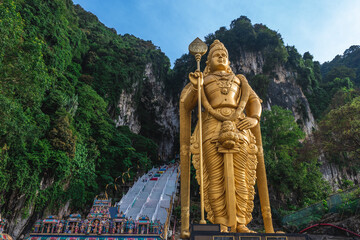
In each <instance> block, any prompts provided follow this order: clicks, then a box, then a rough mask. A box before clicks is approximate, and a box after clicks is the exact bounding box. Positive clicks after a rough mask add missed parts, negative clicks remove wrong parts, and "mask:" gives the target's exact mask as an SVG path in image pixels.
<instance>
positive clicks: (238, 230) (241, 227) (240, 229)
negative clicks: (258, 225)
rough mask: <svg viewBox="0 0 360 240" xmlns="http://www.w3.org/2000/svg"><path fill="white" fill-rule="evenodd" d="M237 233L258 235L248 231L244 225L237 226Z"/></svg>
mask: <svg viewBox="0 0 360 240" xmlns="http://www.w3.org/2000/svg"><path fill="white" fill-rule="evenodd" d="M236 232H238V233H256V232H255V231H252V230H250V229H248V228H247V227H246V226H245V225H244V224H239V225H237V227H236Z"/></svg>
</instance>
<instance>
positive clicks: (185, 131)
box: [180, 83, 197, 239]
mask: <svg viewBox="0 0 360 240" xmlns="http://www.w3.org/2000/svg"><path fill="white" fill-rule="evenodd" d="M196 103H197V92H196V90H195V88H194V87H193V86H192V84H191V83H189V84H187V85H186V86H185V88H184V89H183V91H182V92H181V95H180V170H181V175H180V181H181V185H180V194H181V236H180V237H181V238H182V239H184V238H189V237H190V231H189V227H190V225H189V217H190V137H191V110H192V109H193V108H194V107H195V106H196Z"/></svg>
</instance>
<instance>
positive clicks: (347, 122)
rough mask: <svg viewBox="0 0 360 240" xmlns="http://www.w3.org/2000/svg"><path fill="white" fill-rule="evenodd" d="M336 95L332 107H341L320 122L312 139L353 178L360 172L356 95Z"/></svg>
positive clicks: (359, 104)
mask: <svg viewBox="0 0 360 240" xmlns="http://www.w3.org/2000/svg"><path fill="white" fill-rule="evenodd" d="M337 95H339V96H338V98H337V99H336V100H337V101H336V103H337V104H339V102H343V105H337V106H335V107H334V109H332V110H331V111H330V112H329V113H328V114H327V115H326V116H325V117H324V118H323V119H322V121H321V122H320V123H319V130H318V131H317V132H316V133H315V137H316V140H317V144H318V146H319V148H320V149H322V151H323V152H324V153H325V154H326V156H327V158H328V159H329V160H330V161H332V162H334V163H336V164H338V165H339V166H341V167H346V168H347V169H348V170H349V171H353V172H354V173H355V174H356V173H358V172H360V161H359V159H360V144H359V139H360V114H359V113H360V92H358V91H354V90H352V91H347V90H343V91H339V92H338V93H337ZM344 99H345V101H344ZM340 184H341V183H340Z"/></svg>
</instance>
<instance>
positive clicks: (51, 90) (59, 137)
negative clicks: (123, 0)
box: [0, 0, 169, 218]
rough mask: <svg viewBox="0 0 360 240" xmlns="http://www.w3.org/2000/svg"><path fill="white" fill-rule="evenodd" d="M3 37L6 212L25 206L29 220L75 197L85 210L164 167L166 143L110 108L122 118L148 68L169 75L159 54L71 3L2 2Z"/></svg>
mask: <svg viewBox="0 0 360 240" xmlns="http://www.w3.org/2000/svg"><path fill="white" fill-rule="evenodd" d="M0 35H1V38H0V41H1V42H0V83H1V84H0V196H1V198H0V209H1V212H5V211H6V212H5V214H6V217H9V218H10V216H13V213H14V212H13V211H14V210H15V207H16V204H20V206H21V207H23V213H25V214H26V213H27V210H29V209H30V208H32V207H35V210H36V211H39V212H41V211H43V210H44V209H45V207H48V209H50V210H51V209H54V208H58V207H60V206H62V205H63V204H64V203H65V202H66V201H68V200H71V206H72V208H77V209H84V208H85V207H86V204H88V203H90V202H91V200H92V199H93V198H94V197H95V196H96V195H97V194H99V193H100V191H103V190H104V188H105V186H106V185H107V184H109V183H113V182H114V181H115V179H116V178H117V177H118V176H119V175H121V174H122V173H124V172H127V173H129V174H130V177H131V178H133V177H134V176H135V174H140V173H141V172H144V171H146V170H147V169H149V168H150V167H151V166H152V165H153V164H155V163H156V161H157V145H156V144H155V143H154V142H153V141H152V140H150V139H147V138H145V137H142V136H139V135H136V134H134V133H132V132H130V131H129V130H126V129H116V127H115V124H114V122H113V120H112V119H111V116H110V115H109V113H108V110H109V109H110V113H111V114H112V115H114V111H115V110H114V109H115V108H114V106H115V104H116V99H117V98H118V97H119V95H117V94H119V93H120V92H121V91H122V90H124V91H126V90H127V89H129V88H130V87H131V86H132V84H134V82H135V79H140V80H141V79H143V76H142V73H143V72H144V68H145V65H146V63H147V62H149V61H151V60H153V61H154V65H156V64H157V63H159V66H154V69H157V71H158V72H159V74H160V75H161V74H163V75H164V74H166V73H167V71H168V69H169V61H168V59H167V58H166V57H165V56H164V54H163V53H162V52H161V51H160V50H158V49H157V48H156V47H155V46H153V45H152V44H151V43H150V42H146V41H142V40H140V39H137V38H135V37H133V36H130V35H126V36H120V35H117V34H116V33H115V32H114V31H112V30H111V29H108V28H106V27H105V26H103V25H102V24H101V23H100V22H99V21H98V20H97V18H96V17H95V16H94V15H92V14H90V13H87V12H85V11H84V10H83V9H81V7H79V6H76V7H75V6H73V4H72V2H71V1H69V0H66V1H64V0H53V1H42V0H33V1H13V0H4V1H2V2H1V3H0ZM155 63H156V64H155ZM164 69H165V70H164ZM110 89H111V90H110ZM17 194H21V199H22V200H21V201H20V202H17V201H14V200H15V199H14V196H15V197H16V198H17ZM21 204H22V205H21ZM17 207H19V206H17Z"/></svg>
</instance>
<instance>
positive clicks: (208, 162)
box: [203, 141, 253, 227]
mask: <svg viewBox="0 0 360 240" xmlns="http://www.w3.org/2000/svg"><path fill="white" fill-rule="evenodd" d="M203 148H204V159H205V161H204V163H205V167H206V170H207V172H208V176H209V186H208V188H207V189H208V198H209V203H210V206H211V209H212V211H213V215H214V223H215V224H221V225H224V226H228V227H230V224H231V223H229V221H228V216H227V211H226V209H227V206H226V198H225V179H224V158H223V156H224V155H223V154H221V153H218V151H217V147H216V145H215V143H211V142H210V141H206V142H205V143H204V145H203ZM247 157H248V154H247V152H246V149H240V152H239V153H236V154H234V158H233V159H234V160H233V161H234V175H235V188H236V190H235V192H234V193H233V194H235V197H236V221H237V223H238V224H239V225H242V226H244V225H246V224H247V218H246V215H247V212H248V211H249V208H248V202H249V201H248V200H249V196H248V195H249V188H248V186H247V179H246V167H247V166H246V165H247ZM251 198H252V199H253V196H252V197H251ZM251 211H252V208H251ZM250 216H251V212H250Z"/></svg>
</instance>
